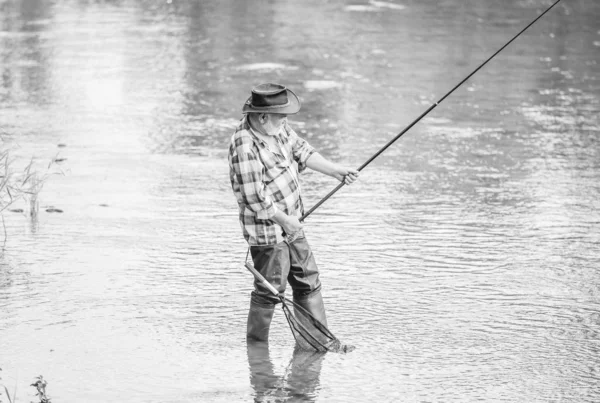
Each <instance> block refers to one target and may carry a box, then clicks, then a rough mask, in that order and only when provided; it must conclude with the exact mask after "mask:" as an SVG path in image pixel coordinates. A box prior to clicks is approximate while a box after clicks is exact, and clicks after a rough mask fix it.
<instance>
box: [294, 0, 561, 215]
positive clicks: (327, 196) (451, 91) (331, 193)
mask: <svg viewBox="0 0 600 403" xmlns="http://www.w3.org/2000/svg"><path fill="white" fill-rule="evenodd" d="M560 1H561V0H557V1H556V2H554V3H553V4H552V5H551V6H550V7H548V8H547V9H546V11H544V12H543V13H542V14H540V15H539V16H538V17H537V18H536V19H534V20H533V21H531V22H530V23H529V24H528V25H527V26H526V27H525V28H523V29H522V30H521V31H520V32H519V33H518V34H516V35H515V36H513V38H512V39H511V40H510V41H508V42H506V43H505V44H504V46H502V47H501V48H500V49H498V50H497V51H496V53H494V54H493V55H491V56H490V57H489V58H488V59H487V60H486V61H484V62H483V63H481V64H480V65H479V67H477V68H476V69H475V70H473V71H472V72H471V74H469V75H468V76H466V77H465V78H464V79H463V80H462V81H461V82H459V83H458V84H456V86H454V88H452V89H451V90H450V91H448V92H447V93H446V95H444V96H443V97H441V98H440V99H439V100H438V101H437V102H435V103H434V104H432V105H431V106H430V107H429V108H428V109H427V110H426V111H425V112H423V113H422V114H421V116H419V117H418V118H416V119H415V120H414V121H413V122H412V123H411V124H409V125H408V126H406V128H405V129H404V130H402V131H401V132H400V133H398V134H397V135H396V137H394V138H393V139H391V140H390V141H389V142H388V143H387V144H386V145H384V146H383V147H381V149H380V150H379V151H377V152H376V153H375V154H374V155H373V156H372V157H371V158H369V159H368V160H367V161H366V162H365V163H364V164H362V165H361V166H360V168H358V171H359V172H360V171H362V170H363V168H365V167H366V166H367V165H369V164H370V163H371V162H372V161H373V160H374V159H375V158H377V157H379V155H380V154H381V153H382V152H384V151H385V150H387V148H388V147H389V146H391V145H392V144H394V143H395V142H396V140H398V139H399V138H400V137H402V135H404V133H406V132H407V131H409V130H410V129H411V128H412V127H413V126H414V125H416V124H417V123H418V122H419V121H420V120H421V119H423V118H424V117H425V116H427V114H428V113H429V112H431V111H432V110H434V109H435V107H436V106H438V105H439V104H441V103H442V101H443V100H444V99H446V98H447V97H448V96H449V95H450V94H452V93H453V92H454V91H455V90H456V89H457V88H458V87H460V86H461V85H463V84H464V83H465V81H467V80H468V79H469V78H471V77H472V76H473V75H474V74H475V73H477V72H478V71H479V70H480V69H481V68H482V67H483V66H485V65H486V64H487V63H488V62H489V61H490V60H492V59H493V58H494V57H496V55H497V54H498V53H500V52H502V51H503V50H504V48H506V47H507V46H508V45H510V44H511V43H512V42H513V41H514V40H515V39H517V38H518V37H519V36H520V35H521V34H522V33H523V32H525V31H526V30H527V29H528V28H529V27H530V26H532V25H533V24H535V22H536V21H537V20H539V19H540V18H542V17H543V16H544V15H545V14H546V13H547V12H548V11H550V10H551V9H552V8H553V7H554V6H555V5H557V4H558V3H560ZM342 186H344V181H342V182H341V183H340V184H339V185H337V186H336V188H335V189H333V190H332V191H331V192H329V193H328V194H327V195H326V196H325V197H323V198H322V199H321V200H320V201H319V202H318V203H317V204H315V205H314V206H313V207H312V208H311V209H310V210H308V211H307V212H306V213H305V214H304V215H303V216H302V217H300V221H304V219H305V218H306V217H308V216H309V215H310V214H311V213H312V212H313V211H315V210H316V209H317V208H318V207H319V206H320V205H321V204H323V203H325V201H327V199H329V198H330V197H331V196H333V194H334V193H335V192H337V191H338V190H340V189H341V188H342Z"/></svg>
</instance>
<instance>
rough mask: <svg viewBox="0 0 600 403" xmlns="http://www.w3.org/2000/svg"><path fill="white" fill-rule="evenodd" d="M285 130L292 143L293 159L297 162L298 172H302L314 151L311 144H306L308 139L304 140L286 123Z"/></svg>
mask: <svg viewBox="0 0 600 403" xmlns="http://www.w3.org/2000/svg"><path fill="white" fill-rule="evenodd" d="M286 131H287V132H288V134H289V136H290V144H291V145H292V155H293V156H294V160H295V161H296V162H297V163H298V172H302V171H304V170H305V169H306V161H308V159H309V158H310V156H311V155H313V153H314V152H315V151H316V150H315V149H314V147H313V146H311V145H310V144H308V141H306V140H304V139H303V138H301V137H300V136H298V134H296V132H295V131H294V130H293V129H292V128H291V127H289V126H287V125H286Z"/></svg>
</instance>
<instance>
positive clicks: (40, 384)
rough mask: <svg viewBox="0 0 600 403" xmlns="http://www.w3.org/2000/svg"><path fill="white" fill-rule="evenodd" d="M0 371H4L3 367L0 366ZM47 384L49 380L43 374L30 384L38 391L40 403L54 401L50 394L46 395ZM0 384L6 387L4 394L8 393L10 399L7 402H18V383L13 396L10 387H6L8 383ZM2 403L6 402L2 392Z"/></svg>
mask: <svg viewBox="0 0 600 403" xmlns="http://www.w3.org/2000/svg"><path fill="white" fill-rule="evenodd" d="M0 371H2V368H0ZM1 380H2V378H0V381H1ZM47 385H48V382H46V380H45V379H44V377H43V376H42V375H40V376H38V377H36V378H35V382H34V383H32V384H31V385H30V386H33V387H34V388H35V389H36V391H37V393H36V394H35V395H36V396H37V397H38V398H39V399H40V403H52V402H51V401H50V398H49V397H48V395H46V386H47ZM0 386H2V388H3V389H4V394H5V395H6V398H7V399H8V402H7V403H16V401H17V397H16V395H17V387H16V385H15V390H14V391H13V393H12V396H11V394H10V392H9V391H8V388H7V387H6V385H3V384H0ZM0 403H5V402H4V401H3V400H2V394H0Z"/></svg>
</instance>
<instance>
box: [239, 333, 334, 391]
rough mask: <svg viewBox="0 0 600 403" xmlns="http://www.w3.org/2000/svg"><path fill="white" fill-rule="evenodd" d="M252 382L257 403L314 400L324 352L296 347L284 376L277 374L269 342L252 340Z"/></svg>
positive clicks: (250, 365)
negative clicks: (270, 353)
mask: <svg viewBox="0 0 600 403" xmlns="http://www.w3.org/2000/svg"><path fill="white" fill-rule="evenodd" d="M247 348H248V364H249V367H250V384H251V385H252V388H253V389H254V401H255V402H272V401H273V402H298V401H301V402H314V401H316V397H317V391H318V388H319V375H320V373H321V366H322V361H323V359H324V358H325V354H324V353H319V352H310V351H304V350H301V349H298V348H295V349H294V353H293V355H292V359H291V360H290V363H289V364H288V366H287V367H286V369H285V372H284V374H283V375H276V374H275V369H274V365H273V363H272V361H271V358H270V356H269V344H268V343H267V342H253V341H249V342H248V346H247Z"/></svg>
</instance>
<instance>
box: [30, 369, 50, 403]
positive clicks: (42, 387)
mask: <svg viewBox="0 0 600 403" xmlns="http://www.w3.org/2000/svg"><path fill="white" fill-rule="evenodd" d="M35 379H36V381H35V382H34V383H32V384H31V386H33V387H35V388H36V389H37V393H36V396H37V397H39V398H40V403H51V402H50V398H49V397H48V396H46V385H48V382H46V381H45V380H44V377H43V376H41V375H40V376H38V377H37V378H35Z"/></svg>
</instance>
